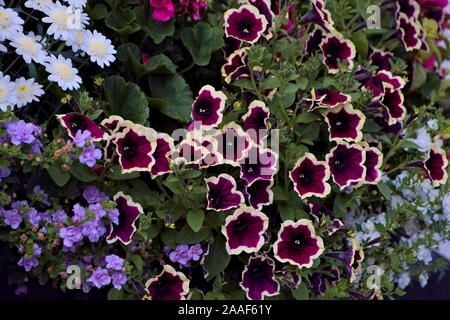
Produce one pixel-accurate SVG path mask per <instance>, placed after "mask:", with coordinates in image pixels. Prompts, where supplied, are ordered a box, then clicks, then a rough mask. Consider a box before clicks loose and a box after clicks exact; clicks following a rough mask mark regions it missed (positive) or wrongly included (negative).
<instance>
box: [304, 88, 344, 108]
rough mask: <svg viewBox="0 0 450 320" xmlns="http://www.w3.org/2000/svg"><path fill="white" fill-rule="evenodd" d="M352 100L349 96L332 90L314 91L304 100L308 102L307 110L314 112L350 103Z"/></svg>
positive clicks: (321, 89)
mask: <svg viewBox="0 0 450 320" xmlns="http://www.w3.org/2000/svg"><path fill="white" fill-rule="evenodd" d="M351 100H352V99H351V97H350V96H349V95H348V94H343V93H340V92H337V91H334V90H331V89H327V88H320V89H312V90H311V93H310V94H309V95H308V96H307V97H306V98H304V99H303V101H305V102H306V110H307V111H308V112H310V111H313V110H314V109H316V108H333V107H336V106H337V105H339V104H342V103H348V102H350V101H351Z"/></svg>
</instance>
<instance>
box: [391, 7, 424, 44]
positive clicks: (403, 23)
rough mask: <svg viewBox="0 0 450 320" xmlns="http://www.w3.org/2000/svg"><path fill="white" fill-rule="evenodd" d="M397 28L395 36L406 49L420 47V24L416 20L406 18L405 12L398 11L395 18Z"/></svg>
mask: <svg viewBox="0 0 450 320" xmlns="http://www.w3.org/2000/svg"><path fill="white" fill-rule="evenodd" d="M397 28H398V31H397V33H396V36H397V38H398V39H400V41H401V42H402V44H403V46H404V47H405V50H406V51H412V50H414V49H420V48H421V47H422V40H421V38H420V34H421V26H420V25H419V23H418V22H416V21H415V20H412V19H410V18H408V16H407V15H406V14H405V13H403V12H400V13H399V14H398V18H397Z"/></svg>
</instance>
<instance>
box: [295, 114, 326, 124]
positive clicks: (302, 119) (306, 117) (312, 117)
mask: <svg viewBox="0 0 450 320" xmlns="http://www.w3.org/2000/svg"><path fill="white" fill-rule="evenodd" d="M319 119H320V117H319V115H317V114H315V113H312V112H302V113H300V114H299V115H298V116H297V117H296V118H295V122H297V123H310V122H313V121H317V120H319Z"/></svg>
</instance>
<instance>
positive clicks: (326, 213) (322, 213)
mask: <svg viewBox="0 0 450 320" xmlns="http://www.w3.org/2000/svg"><path fill="white" fill-rule="evenodd" d="M306 204H307V205H308V206H309V208H310V210H311V212H310V213H311V215H312V216H313V217H314V219H315V220H316V223H318V224H319V225H320V224H321V222H322V219H323V218H324V217H328V219H330V221H331V222H332V223H333V227H332V228H330V229H328V230H327V231H326V232H327V234H328V235H329V236H330V235H332V234H333V233H335V232H336V231H337V230H339V229H341V228H342V226H343V225H344V224H343V223H342V221H341V220H339V219H335V218H334V216H333V213H332V212H331V211H330V210H328V209H327V207H325V206H324V205H323V204H320V203H313V202H309V201H306Z"/></svg>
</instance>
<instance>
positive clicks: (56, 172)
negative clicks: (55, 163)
mask: <svg viewBox="0 0 450 320" xmlns="http://www.w3.org/2000/svg"><path fill="white" fill-rule="evenodd" d="M47 173H48V175H49V176H50V178H52V180H53V182H54V183H56V185H57V186H58V187H63V186H64V185H65V184H66V183H67V182H69V180H70V177H71V175H70V173H68V172H63V171H61V169H60V168H57V167H49V168H48V169H47Z"/></svg>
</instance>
